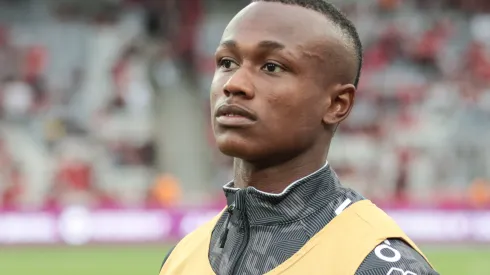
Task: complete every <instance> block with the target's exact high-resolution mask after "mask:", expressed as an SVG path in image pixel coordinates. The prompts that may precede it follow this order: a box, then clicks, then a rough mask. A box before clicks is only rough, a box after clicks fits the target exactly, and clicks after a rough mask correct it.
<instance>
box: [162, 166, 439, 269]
mask: <svg viewBox="0 0 490 275" xmlns="http://www.w3.org/2000/svg"><path fill="white" fill-rule="evenodd" d="M224 192H225V195H226V198H227V203H228V208H227V211H225V212H224V213H223V215H222V216H221V217H220V219H219V220H218V222H217V224H216V226H215V228H214V230H213V233H212V237H211V243H210V244H209V262H210V264H211V267H212V269H213V270H214V272H215V273H216V274H218V275H235V274H237V275H258V274H264V273H267V272H268V271H270V270H272V269H274V268H275V267H277V266H278V265H280V264H281V263H283V262H284V261H285V260H287V259H288V258H290V257H291V256H292V255H293V254H294V253H296V252H297V251H298V250H299V249H300V248H301V247H302V246H303V245H304V244H305V243H306V242H307V241H308V240H309V239H310V238H312V237H313V236H314V235H315V234H316V233H318V232H319V231H320V230H321V229H322V228H323V227H325V226H326V225H327V224H328V223H329V222H330V221H331V220H332V219H333V218H334V217H335V216H336V215H337V214H336V212H337V213H338V212H339V211H340V210H341V208H346V207H348V206H349V205H351V204H352V203H354V202H356V201H359V200H363V199H364V198H363V197H362V196H361V195H359V194H358V193H356V192H355V191H353V190H351V189H349V188H345V187H342V186H341V184H340V182H339V180H338V177H337V176H336V174H335V172H334V171H333V170H332V169H331V167H330V166H329V165H328V164H326V165H325V166H324V167H322V168H321V169H320V170H318V171H316V172H315V173H313V174H310V175H309V176H307V177H304V178H302V179H300V180H298V181H296V182H294V183H292V184H291V185H290V186H289V187H288V188H286V190H284V192H282V193H281V194H269V193H264V192H261V191H259V190H257V189H255V188H251V187H249V188H245V189H238V188H233V183H229V184H227V185H225V186H224ZM383 244H384V247H386V244H389V247H390V249H378V250H377V251H375V250H374V249H373V251H372V252H371V253H370V254H369V255H368V256H367V257H366V259H365V260H364V261H363V263H362V264H361V266H360V267H359V268H358V270H357V272H356V275H387V274H390V275H406V274H409V275H436V274H438V273H437V272H436V271H434V270H433V269H432V268H431V267H430V265H429V264H428V263H427V262H426V261H425V259H424V258H423V257H422V256H421V255H420V254H419V253H418V252H416V251H415V250H414V249H413V248H412V247H410V246H409V245H408V244H406V243H405V242H404V241H402V240H398V239H389V240H386V241H385V242H384V243H383ZM380 245H382V244H380ZM169 254H170V253H169ZM395 255H396V257H395ZM399 256H401V257H399ZM167 257H168V255H167ZM395 260H396V261H395Z"/></svg>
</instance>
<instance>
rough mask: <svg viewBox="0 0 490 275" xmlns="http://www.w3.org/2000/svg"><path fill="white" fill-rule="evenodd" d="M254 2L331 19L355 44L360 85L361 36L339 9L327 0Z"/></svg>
mask: <svg viewBox="0 0 490 275" xmlns="http://www.w3.org/2000/svg"><path fill="white" fill-rule="evenodd" d="M252 2H275V3H282V4H287V5H295V6H300V7H303V8H307V9H310V10H314V11H317V12H320V13H322V14H323V15H325V16H326V17H327V18H328V19H330V20H331V21H332V22H333V23H334V24H336V25H337V26H338V27H339V28H340V29H341V30H342V31H343V32H344V33H345V34H347V36H348V38H349V39H350V40H351V41H349V42H350V43H352V44H353V46H354V50H355V54H356V59H357V72H356V78H355V80H354V83H353V84H354V86H356V88H357V85H358V84H359V78H360V77H361V69H362V43H361V39H360V38H359V34H358V33H357V29H356V27H355V26H354V24H353V23H352V21H350V20H349V19H348V18H347V16H346V15H345V14H344V13H342V12H341V11H340V10H339V9H338V8H337V7H335V6H334V5H333V4H332V3H329V2H327V1H325V0H252Z"/></svg>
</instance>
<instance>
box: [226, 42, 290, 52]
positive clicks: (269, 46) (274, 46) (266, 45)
mask: <svg viewBox="0 0 490 275" xmlns="http://www.w3.org/2000/svg"><path fill="white" fill-rule="evenodd" d="M220 47H224V48H238V45H237V43H236V41H235V40H225V41H223V42H221V43H220ZM257 47H258V48H260V49H261V50H268V51H273V50H282V49H284V48H285V47H286V46H284V44H281V43H279V42H277V41H272V40H263V41H260V42H259V43H258V44H257Z"/></svg>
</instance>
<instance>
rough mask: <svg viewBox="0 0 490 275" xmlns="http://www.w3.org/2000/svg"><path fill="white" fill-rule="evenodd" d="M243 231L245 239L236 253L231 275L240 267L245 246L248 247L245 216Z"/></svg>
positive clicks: (248, 236) (247, 226) (248, 232)
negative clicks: (236, 256)
mask: <svg viewBox="0 0 490 275" xmlns="http://www.w3.org/2000/svg"><path fill="white" fill-rule="evenodd" d="M244 229H245V238H244V240H243V242H242V244H241V245H240V249H239V250H238V251H239V252H238V258H237V260H236V262H235V265H234V266H233V270H232V272H231V274H232V275H234V274H236V272H237V269H238V267H240V266H241V265H242V261H243V254H244V252H245V248H247V246H248V240H249V238H250V227H249V224H248V220H247V216H246V214H244Z"/></svg>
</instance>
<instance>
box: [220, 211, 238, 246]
mask: <svg viewBox="0 0 490 275" xmlns="http://www.w3.org/2000/svg"><path fill="white" fill-rule="evenodd" d="M233 210H235V203H232V204H230V205H229V206H228V207H227V208H226V211H227V212H228V216H227V217H226V221H225V231H224V232H223V234H222V235H221V238H220V244H219V247H220V248H224V247H225V243H226V239H227V238H228V231H229V228H228V227H229V225H230V220H231V216H232V215H233Z"/></svg>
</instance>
